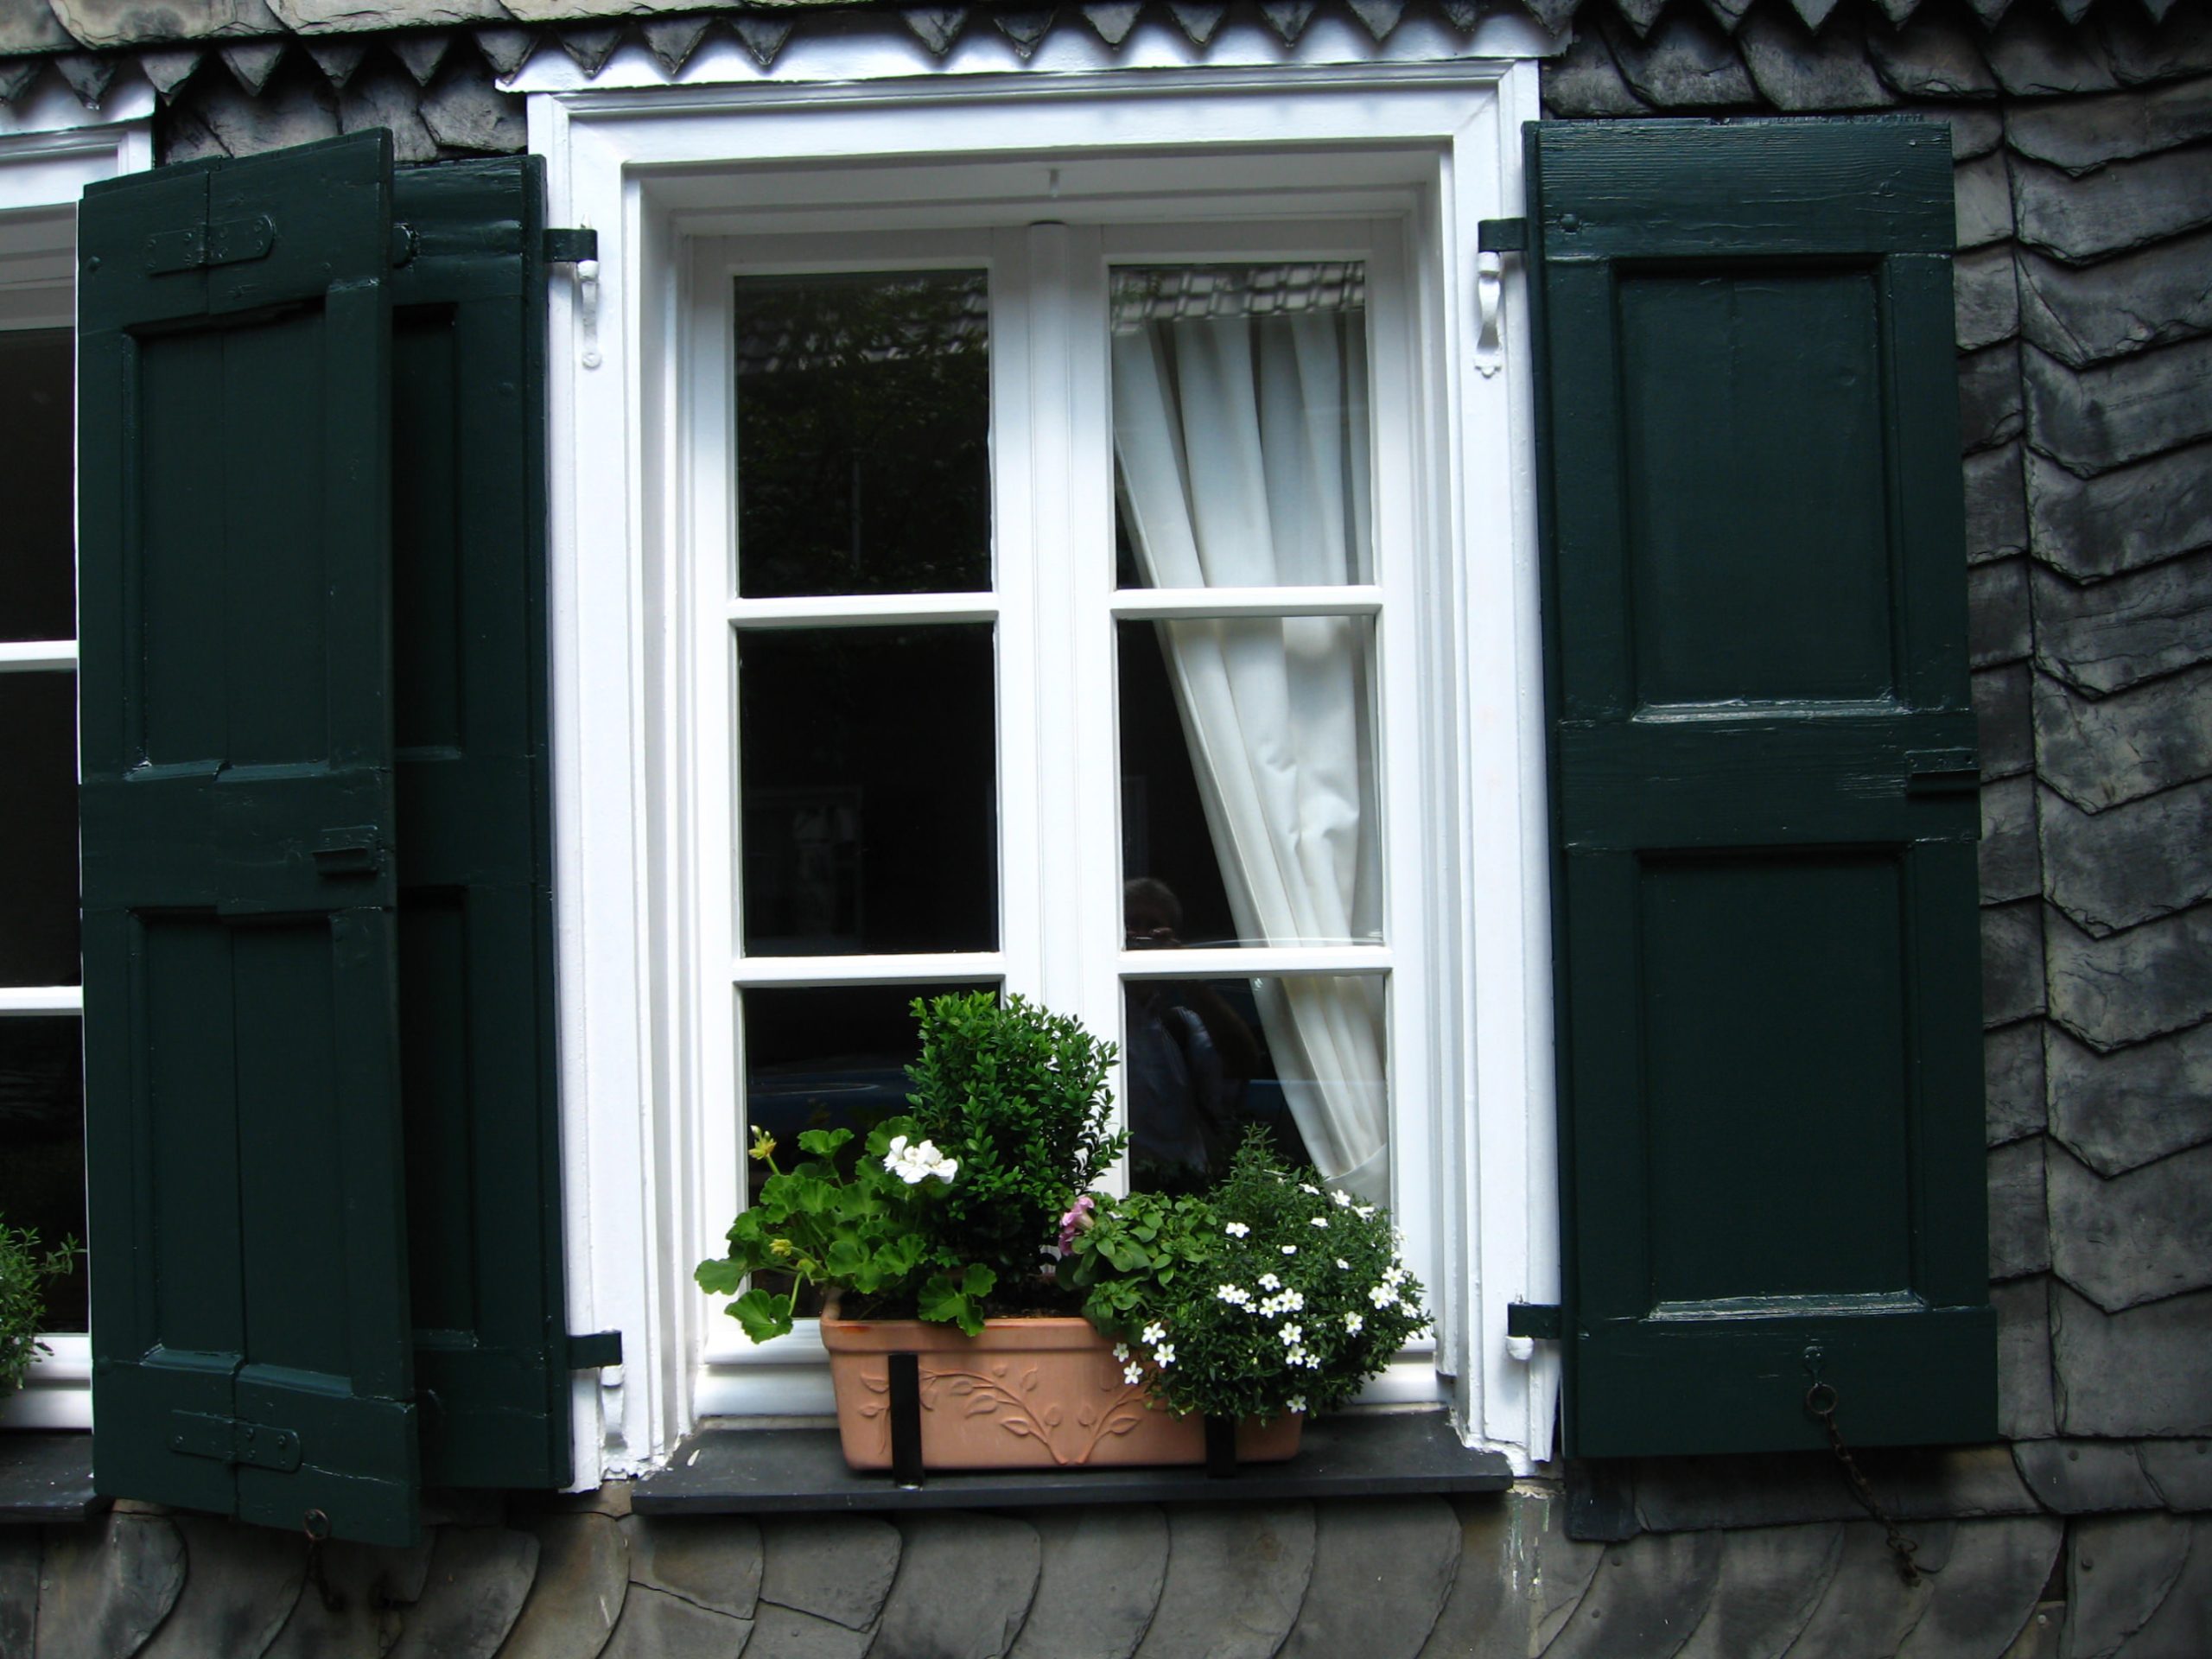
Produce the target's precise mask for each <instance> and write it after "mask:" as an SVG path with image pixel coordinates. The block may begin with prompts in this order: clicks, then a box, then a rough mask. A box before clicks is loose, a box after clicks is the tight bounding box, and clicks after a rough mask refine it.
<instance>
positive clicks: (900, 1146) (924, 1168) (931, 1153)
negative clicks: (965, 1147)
mask: <svg viewBox="0 0 2212 1659" xmlns="http://www.w3.org/2000/svg"><path fill="white" fill-rule="evenodd" d="M883 1166H884V1168H886V1169H887V1170H889V1171H890V1172H891V1173H893V1175H896V1176H897V1177H898V1178H899V1179H900V1180H902V1181H904V1182H906V1185H909V1186H918V1185H921V1183H922V1182H924V1181H925V1180H927V1179H929V1178H930V1177H931V1176H932V1175H934V1176H936V1177H937V1179H939V1180H941V1181H949V1180H950V1179H952V1178H953V1176H954V1174H955V1173H957V1172H958V1170H959V1168H960V1160H958V1159H957V1158H948V1157H946V1156H945V1155H944V1154H943V1153H941V1152H939V1151H938V1149H937V1147H936V1146H935V1145H934V1144H933V1143H932V1142H930V1141H919V1142H915V1143H912V1144H910V1143H909V1142H908V1141H907V1139H906V1136H905V1135H893V1136H892V1137H891V1140H890V1143H889V1145H888V1146H887V1147H886V1148H885V1151H884V1157H883Z"/></svg>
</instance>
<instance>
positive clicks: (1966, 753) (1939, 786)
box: [1904, 749, 1981, 795]
mask: <svg viewBox="0 0 2212 1659" xmlns="http://www.w3.org/2000/svg"><path fill="white" fill-rule="evenodd" d="M1980 787H1981V764H1980V761H1979V760H1976V759H1975V758H1974V751H1973V750H1972V749H1913V750H1910V751H1909V752H1908V753H1906V755H1905V757H1904V792H1905V793H1906V794H1908V795H1970V794H1972V793H1973V792H1974V791H1976V790H1978V789H1980Z"/></svg>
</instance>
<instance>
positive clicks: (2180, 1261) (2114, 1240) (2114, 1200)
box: [2047, 1146, 2212, 1313]
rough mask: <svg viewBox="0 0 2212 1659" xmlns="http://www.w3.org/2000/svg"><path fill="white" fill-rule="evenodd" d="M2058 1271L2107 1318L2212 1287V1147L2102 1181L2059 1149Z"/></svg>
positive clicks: (2053, 1187)
mask: <svg viewBox="0 0 2212 1659" xmlns="http://www.w3.org/2000/svg"><path fill="white" fill-rule="evenodd" d="M2047 1178H2048V1181H2049V1188H2048V1193H2049V1196H2048V1199H2047V1202H2048V1203H2049V1205H2050V1241H2051V1267H2052V1270H2053V1271H2055V1272H2056V1274H2058V1276H2059V1277H2060V1278H2061V1279H2063V1280H2064V1281H2066V1282H2067V1283H2068V1284H2069V1285H2071V1286H2072V1287H2074V1288H2075V1290H2078V1291H2080V1292H2081V1293H2082V1294H2083V1295H2085V1296H2087V1297H2088V1299H2089V1300H2091V1301H2093V1302H2094V1303H2096V1305H2097V1306H2099V1307H2101V1308H2102V1309H2104V1310H2105V1312H2107V1313H2119V1312H2120V1310H2121V1309H2122V1308H2129V1307H2139V1306H2142V1305H2143V1304H2144V1303H2145V1302H2152V1301H2157V1300H2160V1299H2161V1298H2163V1297H2167V1296H2177V1295H2180V1294H2183V1293H2184V1292H2188V1291H2193V1290H2204V1289H2208V1288H2212V1146H2207V1147H2192V1148H2190V1150H2189V1151H2187V1152H2180V1153H2176V1154H2174V1155H2173V1156H2172V1157H2171V1158H2161V1159H2160V1160H2158V1161H2157V1162H2156V1163H2152V1164H2145V1166H2143V1167H2142V1168H2140V1169H2136V1170H2132V1171H2130V1172H2129V1173H2126V1174H2125V1175H2115V1176H2113V1177H2112V1178H2110V1179H2104V1178H2101V1177H2100V1176H2099V1175H2098V1174H2097V1173H2096V1172H2095V1171H2094V1170H2092V1169H2090V1168H2089V1167H2088V1166H2087V1165H2086V1164H2082V1163H2077V1162H2076V1161H2075V1160H2074V1159H2073V1158H2071V1157H2069V1156H2068V1154H2067V1153H2066V1151H2065V1149H2064V1148H2063V1147H2055V1148H2053V1149H2052V1152H2051V1154H2050V1164H2049V1167H2048V1172H2047Z"/></svg>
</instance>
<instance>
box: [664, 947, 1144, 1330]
mask: <svg viewBox="0 0 2212 1659" xmlns="http://www.w3.org/2000/svg"><path fill="white" fill-rule="evenodd" d="M914 1014H915V1017H916V1019H917V1020H918V1021H919V1022H920V1026H921V1054H920V1056H919V1058H918V1059H917V1060H916V1061H915V1062H914V1064H913V1065H911V1066H909V1067H908V1068H907V1075H908V1077H910V1078H911V1079H912V1082H913V1084H914V1092H913V1093H912V1095H910V1096H908V1097H907V1100H908V1103H909V1104H910V1105H912V1107H913V1109H914V1110H913V1112H912V1115H911V1116H903V1117H895V1118H891V1119H889V1120H887V1121H886V1122H882V1123H879V1124H878V1125H876V1127H875V1128H874V1129H873V1130H872V1131H870V1133H869V1135H868V1139H867V1141H866V1143H865V1146H864V1147H863V1148H862V1151H861V1156H860V1158H859V1159H858V1160H857V1162H856V1163H854V1164H853V1165H852V1166H851V1168H850V1170H849V1172H848V1171H847V1169H846V1167H845V1163H846V1160H847V1158H848V1157H849V1154H846V1152H845V1148H846V1147H848V1146H849V1144H850V1143H851V1141H852V1139H853V1135H852V1132H851V1131H850V1130H849V1129H810V1130H808V1131H807V1132H806V1133H804V1134H803V1135H800V1136H799V1137H798V1150H799V1151H800V1152H801V1153H802V1154H804V1158H803V1159H802V1160H800V1161H798V1163H796V1164H794V1165H793V1166H791V1168H790V1169H785V1168H783V1167H782V1166H779V1164H778V1163H777V1161H776V1154H777V1150H778V1148H777V1146H776V1143H775V1141H773V1140H772V1138H771V1137H769V1136H768V1135H766V1133H756V1135H754V1137H753V1147H752V1151H751V1155H752V1156H753V1158H755V1159H757V1160H760V1161H761V1162H762V1163H765V1164H766V1166H768V1171H769V1173H768V1177H767V1179H766V1181H764V1182H763V1183H762V1185H761V1188H760V1196H759V1197H758V1198H755V1199H754V1200H753V1204H752V1205H751V1206H750V1207H749V1208H747V1210H745V1211H743V1212H741V1214H740V1215H739V1216H738V1217H737V1219H736V1220H735V1221H734V1223H732V1224H731V1226H730V1230H729V1235H728V1239H729V1253H728V1255H725V1256H721V1257H717V1258H716V1259H715V1260H713V1261H709V1262H701V1263H700V1264H699V1267H698V1269H697V1273H696V1277H697V1279H698V1281H699V1284H700V1286H701V1287H702V1288H703V1289H705V1290H708V1291H709V1292H712V1293H714V1294H717V1295H734V1296H736V1300H735V1301H734V1302H733V1303H732V1304H731V1305H730V1308H729V1312H730V1313H731V1314H732V1315H733V1316H734V1318H735V1319H737V1320H738V1322H739V1323H740V1324H741V1325H743V1326H744V1328H745V1332H746V1334H747V1336H749V1337H751V1338H753V1341H755V1342H763V1341H766V1339H767V1338H770V1337H774V1336H781V1335H782V1334H784V1333H785V1332H788V1331H789V1330H790V1329H791V1319H792V1317H793V1313H794V1310H795V1309H796V1307H797V1306H798V1301H799V1296H800V1287H802V1286H812V1287H815V1288H816V1290H817V1291H818V1292H820V1293H822V1294H825V1295H831V1296H835V1297H836V1298H837V1299H838V1300H839V1301H840V1303H841V1305H842V1311H843V1312H845V1313H849V1314H855V1315H860V1316H868V1315H872V1314H877V1313H899V1314H907V1315H913V1316H917V1317H919V1318H921V1319H934V1320H942V1321H945V1322H948V1323H950V1324H953V1325H958V1326H959V1327H960V1328H961V1329H962V1330H963V1331H965V1332H968V1333H969V1335H971V1336H972V1335H974V1334H975V1333H976V1332H979V1331H981V1330H982V1324H983V1318H984V1315H985V1312H986V1308H987V1304H988V1306H989V1308H990V1310H991V1311H1002V1312H1009V1313H1019V1312H1034V1311H1037V1310H1038V1309H1039V1308H1040V1307H1046V1306H1055V1305H1056V1304H1058V1305H1065V1301H1066V1300H1067V1299H1066V1296H1065V1293H1064V1292H1062V1291H1060V1290H1059V1289H1058V1287H1056V1286H1055V1285H1054V1284H1053V1282H1052V1280H1051V1279H1050V1278H1049V1277H1048V1276H1047V1274H1046V1268H1047V1267H1048V1266H1049V1246H1050V1244H1051V1242H1052V1234H1053V1229H1054V1227H1055V1225H1056V1224H1057V1223H1058V1218H1059V1217H1060V1216H1061V1214H1062V1213H1063V1212H1064V1211H1066V1210H1067V1208H1068V1207H1069V1205H1071V1203H1072V1202H1073V1201H1074V1199H1075V1196H1076V1195H1077V1193H1078V1192H1082V1191H1084V1189H1085V1188H1086V1187H1088V1186H1089V1185H1090V1184H1091V1183H1092V1182H1093V1181H1095V1180H1096V1179H1098V1178H1099V1177H1100V1176H1101V1175H1103V1173H1105V1171H1106V1170H1107V1169H1108V1168H1109V1166H1111V1165H1112V1163H1113V1161H1114V1160H1115V1159H1116V1158H1117V1157H1119V1156H1120V1155H1121V1150H1122V1144H1123V1137H1122V1135H1118V1134H1116V1133H1115V1132H1114V1131H1113V1129H1112V1128H1111V1127H1110V1124H1111V1115H1112V1105H1113V1096H1112V1095H1111V1094H1110V1093H1109V1090H1108V1089H1107V1087H1106V1078H1107V1076H1108V1073H1109V1070H1110V1069H1111V1067H1112V1065H1113V1063H1114V1050H1113V1047H1112V1046H1111V1045H1110V1044H1106V1043H1101V1042H1099V1041H1097V1040H1096V1039H1094V1038H1092V1037H1091V1036H1090V1033H1087V1032H1085V1031H1084V1028H1083V1027H1081V1026H1080V1025H1079V1024H1077V1022H1076V1021H1074V1020H1070V1019H1066V1018H1065V1017H1063V1016H1061V1015H1058V1014H1050V1013H1047V1012H1046V1010H1044V1009H1042V1008H1039V1007H1036V1006H1035V1005H1034V1004H1033V1003H1030V1002H1027V1001H1024V1000H1023V999H1022V998H1020V997H1019V996H1013V997H1008V998H1007V1001H1005V1002H1004V1003H1003V1004H1001V1003H1000V1002H999V1001H998V1000H997V999H996V997H995V996H994V995H992V994H991V993H990V992H988V991H983V992H977V993H975V994H973V995H965V996H961V995H953V996H941V997H938V998H937V999H936V1000H935V1001H930V1002H926V1003H925V1002H922V1001H916V1002H915V1004H914ZM761 1273H773V1274H785V1275H788V1276H789V1277H790V1279H791V1281H793V1284H792V1287H791V1289H790V1290H788V1291H779V1290H772V1289H770V1288H769V1287H766V1286H765V1285H755V1286H753V1287H752V1288H750V1289H746V1288H745V1281H746V1280H747V1277H749V1276H750V1275H752V1274H761ZM740 1292H742V1293H743V1294H739V1293H740Z"/></svg>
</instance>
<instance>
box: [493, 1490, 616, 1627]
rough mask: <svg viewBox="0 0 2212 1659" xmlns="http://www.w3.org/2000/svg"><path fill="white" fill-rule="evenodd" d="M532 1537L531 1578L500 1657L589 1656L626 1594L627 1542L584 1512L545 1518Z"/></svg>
mask: <svg viewBox="0 0 2212 1659" xmlns="http://www.w3.org/2000/svg"><path fill="white" fill-rule="evenodd" d="M629 1589H630V1544H629V1540H628V1539H627V1538H626V1537H625V1536H624V1535H623V1532H622V1529H621V1528H620V1526H619V1525H617V1524H616V1522H615V1521H614V1519H613V1517H612V1516H605V1515H598V1514H593V1513H589V1512H586V1513H583V1514H577V1515H549V1516H546V1517H545V1518H544V1519H543V1520H542V1521H540V1522H538V1523H537V1577H536V1578H535V1579H534V1580H532V1581H531V1588H530V1596H529V1599H527V1600H525V1601H524V1603H523V1605H522V1611H521V1612H520V1613H519V1614H518V1615H517V1616H516V1618H515V1624H514V1629H513V1630H510V1631H509V1632H508V1633H507V1645H506V1646H505V1648H504V1649H501V1650H500V1659H597V1656H598V1654H599V1652H600V1650H601V1649H602V1648H604V1647H605V1646H606V1645H607V1637H608V1636H609V1635H610V1634H611V1633H612V1631H613V1629H614V1626H615V1624H616V1622H617V1621H618V1620H620V1618H621V1617H622V1607H623V1604H624V1601H625V1600H626V1598H627V1596H628V1593H629Z"/></svg>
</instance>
